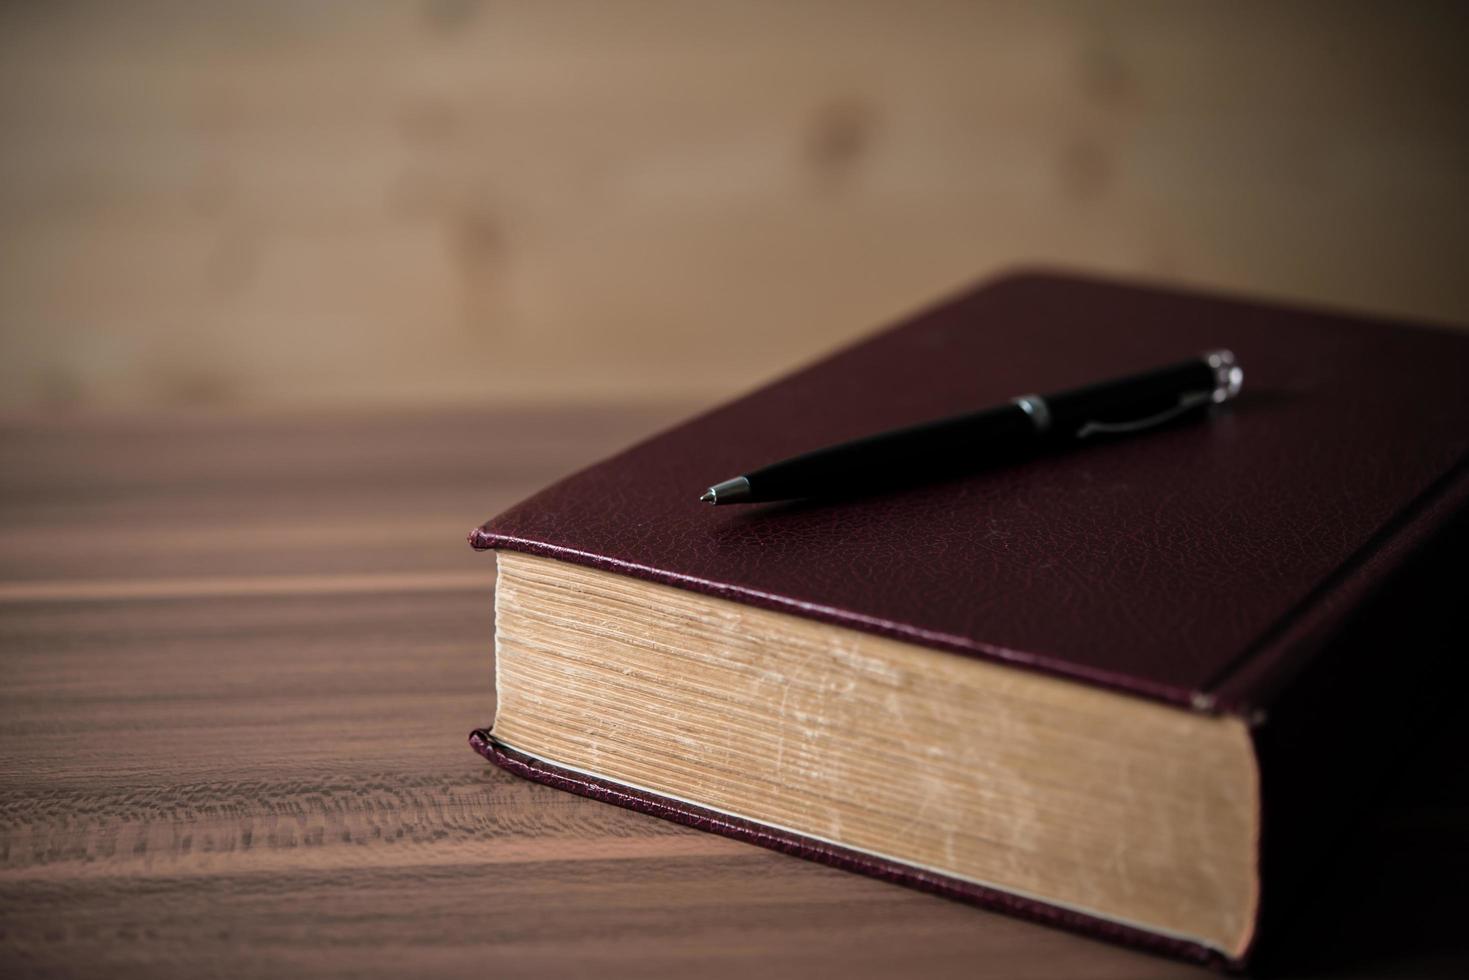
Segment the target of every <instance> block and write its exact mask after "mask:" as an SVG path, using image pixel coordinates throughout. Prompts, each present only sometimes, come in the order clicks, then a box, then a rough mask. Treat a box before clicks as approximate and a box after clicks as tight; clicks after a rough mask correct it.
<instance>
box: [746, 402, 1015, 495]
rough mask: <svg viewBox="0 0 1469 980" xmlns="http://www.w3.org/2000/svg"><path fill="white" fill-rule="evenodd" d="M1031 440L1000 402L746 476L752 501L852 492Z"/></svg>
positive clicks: (938, 473) (975, 461)
mask: <svg viewBox="0 0 1469 980" xmlns="http://www.w3.org/2000/svg"><path fill="white" fill-rule="evenodd" d="M1036 442H1037V439H1036V431H1035V426H1034V424H1033V423H1032V422H1031V420H1030V416H1029V415H1027V414H1026V413H1025V412H1024V410H1022V409H1021V408H1019V407H1018V406H1016V405H1002V406H1000V407H997V408H991V409H986V410H984V411H980V412H972V413H970V414H968V415H960V416H956V417H954V418H951V419H945V420H943V421H940V422H928V423H924V424H922V425H915V426H911V427H908V428H904V429H894V430H892V431H889V432H882V433H879V434H877V435H873V436H867V437H865V438H862V439H854V440H852V441H851V442H845V443H842V444H840V445H836V446H829V447H827V448H824V449H818V450H816V451H814V452H809V453H806V454H805V455H802V456H796V457H794V458H791V459H787V460H783V461H781V462H779V463H774V464H772V465H770V466H766V467H763V468H761V469H758V470H754V471H753V472H750V473H747V474H745V476H746V478H747V479H748V480H749V481H750V489H751V498H750V499H751V500H755V501H758V500H783V499H788V498H792V497H804V496H808V495H812V494H815V493H821V494H823V495H826V494H832V493H837V494H854V493H862V492H865V491H868V490H873V489H880V488H883V487H889V486H894V485H898V484H903V483H907V482H911V481H914V480H918V479H937V478H942V477H944V476H947V475H953V474H957V473H962V472H965V471H966V470H971V469H974V468H975V467H977V466H979V465H981V464H982V463H983V462H984V461H985V460H986V459H987V458H992V457H993V456H994V455H995V454H1006V455H1008V454H1011V453H1014V452H1017V451H1020V450H1022V449H1023V448H1025V447H1027V446H1033V445H1035V444H1036Z"/></svg>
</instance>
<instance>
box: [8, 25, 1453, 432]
mask: <svg viewBox="0 0 1469 980" xmlns="http://www.w3.org/2000/svg"><path fill="white" fill-rule="evenodd" d="M1466 10H1469V7H1466V6H1464V5H1454V4H1425V3H1417V4H1415V3H1402V4H1398V3H1381V4H1376V3H1374V4H1343V3H1321V4H1307V5H1301V4H1282V3H1259V4H1203V3H1185V2H1159V3H1115V4H1100V3H1063V4H1057V3H1045V4H1030V3H1024V4H1008V3H1007V4H993V3H938V2H906V3H897V2H894V3H886V4H882V3H858V2H834V0H833V2H775V3H723V4H716V3H657V4H654V3H632V2H589V3H560V2H541V3H478V2H473V0H425V2H417V3H397V4H393V3H366V2H341V3H305V2H301V3H243V4H242V3H225V2H180V3H162V4H161V3H144V4H139V3H128V4H117V3H93V4H86V3H82V4H77V3H56V2H48V3H32V4H6V5H4V6H3V7H0V349H3V356H0V407H6V408H9V409H12V410H13V409H25V408H27V407H78V408H82V409H93V408H101V409H107V408H111V407H114V406H149V405H158V404H165V405H167V404H185V405H195V404H226V405H231V404H241V403H243V404H265V405H275V404H282V403H301V402H307V403H323V402H324V403H332V404H349V405H362V404H379V403H398V404H401V403H405V402H409V403H429V402H459V401H466V400H503V401H522V400H532V401H553V400H554V401H564V400H567V399H573V400H593V399H602V398H615V399H635V400H636V399H660V398H690V397H691V398H695V399H703V398H710V397H715V396H719V395H723V394H725V393H728V392H731V391H733V390H736V389H738V388H741V387H745V386H748V385H750V384H752V383H754V382H755V381H757V380H759V379H761V378H763V377H765V376H768V375H769V374H771V373H773V372H777V371H780V370H783V369H784V368H786V367H787V366H789V365H791V364H792V363H794V362H798V361H800V360H802V359H805V358H809V357H811V356H813V355H815V354H817V353H819V352H821V351H822V350H824V349H826V348H828V347H830V346H832V345H834V344H836V343H840V342H842V341H845V340H847V339H849V338H852V337H854V336H856V335H858V334H860V333H861V332H863V331H865V330H868V329H870V328H871V327H873V326H875V325H877V324H879V323H880V322H881V321H883V320H884V319H886V318H888V317H890V316H892V315H895V314H898V313H900V312H903V311H905V310H907V309H910V308H912V307H914V306H915V305H918V304H921V303H924V302H926V301H928V300H930V299H932V298H933V297H934V296H936V295H937V294H941V293H943V292H944V291H946V290H951V289H953V288H955V287H956V286H958V285H960V284H962V283H965V282H966V281H969V280H971V279H973V278H974V277H976V276H980V275H984V274H988V273H992V272H994V271H996V270H999V269H1002V268H1005V267H1008V266H1013V265H1016V264H1025V263H1035V262H1044V263H1061V264H1067V265H1075V266H1079V267H1083V268H1090V269H1097V270H1111V271H1116V272H1126V273H1136V274H1141V275H1145V276H1150V277H1154V278H1161V279H1166V280H1173V281H1180V282H1191V283H1203V284H1209V285H1214V286H1220V287H1224V288H1227V289H1230V290H1247V291H1252V292H1259V293H1264V294H1267V295H1272V296H1279V297H1289V298H1296V299H1302V300H1309V301H1324V302H1326V303H1331V304H1336V305H1344V306H1350V307H1355V308H1361V309H1364V310H1369V311H1384V312H1391V313H1402V314H1410V315H1415V316H1423V317H1429V318H1435V319H1447V320H1457V321H1461V322H1462V321H1469V262H1466V260H1469V192H1466V178H1469V108H1466V104H1465V103H1466V94H1469V84H1466V83H1469V68H1466V65H1469V59H1466V58H1465V43H1466V39H1469V31H1466V27H1469V16H1466V14H1465V11H1466Z"/></svg>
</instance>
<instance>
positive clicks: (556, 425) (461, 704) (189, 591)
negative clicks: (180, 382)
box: [0, 406, 1469, 977]
mask: <svg viewBox="0 0 1469 980" xmlns="http://www.w3.org/2000/svg"><path fill="white" fill-rule="evenodd" d="M682 411H683V407H682V406H665V407H663V408H648V409H616V410H606V411H598V412H592V413H588V412H578V411H562V412H557V411H553V410H546V409H542V410H536V411H525V412H510V411H500V412H494V413H486V414H478V415H476V414H466V413H443V414H422V415H418V416H413V417H403V416H373V417H361V416H339V417H317V418H284V417H282V418H273V417H259V416H257V417H216V418H208V419H199V418H195V419H187V420H186V419H180V418H171V417H156V418H141V419H132V420H95V421H86V420H71V421H54V420H39V419H38V420H31V421H12V422H11V423H9V424H7V426H6V427H5V428H4V429H3V431H0V463H3V465H0V501H3V509H0V544H3V554H4V558H3V563H0V587H3V589H5V590H8V592H3V593H0V733H3V737H0V973H3V974H4V975H6V976H25V975H46V976H57V975H91V974H100V975H121V976H134V975H135V976H196V975H200V974H204V973H227V974H231V975H242V976H271V975H274V976H279V975H283V974H284V975H296V974H310V975H321V976H328V975H356V976H389V975H401V974H404V973H414V974H430V973H432V974H439V975H447V976H471V975H473V976H485V975H507V974H508V975H518V974H534V975H538V976H578V975H586V974H590V973H596V974H597V975H599V976H645V975H655V976H656V975H670V974H679V973H690V972H697V973H699V974H700V975H714V976H745V975H752V974H754V975H762V976H766V975H768V976H790V977H797V976H802V977H804V976H810V975H812V974H813V973H825V974H839V975H850V976H881V975H894V974H905V975H910V974H924V975H933V976H973V975H975V974H977V973H978V974H984V975H992V976H997V977H1056V976H1065V977H1104V976H1111V977H1165V976H1179V977H1182V976H1200V975H1207V974H1203V973H1201V972H1200V971H1198V970H1195V969H1194V968H1191V967H1188V966H1184V965H1180V964H1175V963H1172V962H1169V961H1166V960H1162V959H1157V958H1153V957H1149V956H1144V955H1140V954H1134V953H1131V952H1129V951H1125V950H1121V949H1115V948H1112V947H1110V946H1106V945H1103V944H1100V943H1096V942H1093V941H1090V940H1086V939H1082V938H1079V937H1075V936H1072V935H1069V934H1066V933H1063V932H1058V931H1054V930H1051V929H1047V928H1043V927H1040V926H1037V925H1033V924H1030V923H1026V922H1021V921H1018V920H1015V919H1010V918H1006V917H1004V916H999V915H992V914H988V913H985V912H981V911H978V910H975V909H972V908H969V907H966V906H961V905H958V904H954V903H950V902H946V901H943V900H940V899H936V898H932V897H929V896H924V895H920V894H918V893H915V892H912V891H909V890H906V889H903V888H900V887H896V886H891V885H886V884H882V883H879V882H876V881H872V880H868V879H865V878H861V877H858V876H854V875H848V874H844V873H840V872H836V871H831V870H828V869H825V868H822V867H819V866H816V865H813V864H809V863H806V862H802V861H799V860H796V859H793V858H787V857H783V856H780V855H777V854H774V853H771V852H767V851H764V850H761V849H759V848H755V847H749V846H745V845H741V844H737V843H734V842H731V841H728V840H725V839H722V838H719V837H714V836H710V835H705V834H701V833H698V832H695V831H691V830H688V829H685V828H681V827H677V826H675V825H672V824H668V823H664V822H661V821H658V820H656V819H652V818H649V817H644V816H641V815H638V814H634V813H630V812H627V811H623V810H620V809H617V808H614V807H610V806H605V805H602V804H599V803H595V802H591V801H588V800H584V799H581V798H578V797H574V796H570V795H567V794H563V793H559V792H555V791H553V790H549V789H546V788H544V787H539V786H535V785H532V784H529V783H525V782H521V781H519V780H516V779H514V778H512V777H510V776H508V775H506V774H504V773H502V772H501V771H499V770H497V769H494V768H493V767H490V766H487V765H486V764H485V763H484V762H483V761H482V760H480V759H479V758H478V757H477V756H475V755H474V754H473V753H472V752H470V750H469V749H468V748H467V746H466V745H465V743H464V739H465V735H466V734H467V732H468V731H469V730H470V729H471V728H473V727H475V726H476V725H479V724H482V723H484V722H485V721H487V720H488V719H489V717H490V716H491V713H492V710H493V695H492V692H491V687H490V684H491V651H490V630H491V625H492V624H491V615H492V607H491V589H492V584H493V583H492V573H491V571H490V565H489V563H488V562H487V561H484V560H483V558H482V557H481V558H479V559H477V558H476V556H474V555H472V554H471V553H470V552H469V550H468V549H467V548H466V547H465V546H464V544H463V533H464V531H466V530H467V529H468V527H469V526H471V525H473V524H475V523H477V522H478V521H479V520H480V519H482V518H483V517H485V516H488V515H489V513H490V512H492V511H493V510H494V509H495V508H497V507H499V506H501V505H503V504H505V503H506V502H508V501H509V500H510V498H512V497H514V496H516V495H518V494H520V493H522V492H525V491H526V490H528V489H530V488H531V487H532V486H533V485H534V484H536V483H538V482H540V481H542V480H545V479H549V478H552V477H554V476H555V475H556V474H557V473H561V472H565V471H567V470H569V469H571V468H573V467H575V466H577V465H579V464H581V463H583V462H585V461H586V460H588V459H590V458H594V457H595V456H597V455H599V454H601V453H603V452H606V451H608V450H611V449H613V448H615V447H616V446H617V445H619V444H621V443H623V442H625V441H627V440H629V439H631V438H633V437H635V436H637V435H639V434H640V433H643V432H646V431H648V430H650V429H652V428H655V427H657V426H659V425H661V424H663V423H664V422H666V421H669V420H672V419H673V418H676V417H678V416H679V415H680V414H682ZM272 582H273V583H274V585H273V586H272V585H271V584H270V583H272ZM37 583H45V587H44V589H37ZM123 585H126V586H127V587H126V588H122V586H123ZM27 589H31V590H33V591H30V592H27V591H26V590H27ZM1463 744H1464V743H1463V741H1462V740H1461V741H1460V742H1458V743H1453V742H1446V743H1444V748H1443V749H1442V751H1443V752H1444V753H1447V754H1446V755H1431V754H1430V755H1427V756H1425V758H1424V761H1423V762H1422V765H1421V766H1420V767H1419V768H1423V769H1424V771H1426V772H1431V773H1435V774H1436V782H1435V781H1431V782H1433V785H1434V786H1435V789H1434V790H1433V791H1432V794H1430V795H1429V796H1428V797H1426V798H1419V799H1418V802H1416V803H1414V804H1412V805H1404V806H1402V807H1400V808H1398V809H1396V810H1394V811H1393V812H1392V813H1389V814H1386V815H1385V816H1383V817H1382V818H1381V819H1380V820H1378V822H1377V823H1376V824H1375V825H1374V826H1375V828H1376V829H1375V830H1374V831H1373V833H1372V835H1369V837H1370V839H1369V841H1368V844H1371V845H1372V846H1371V847H1367V848H1366V849H1365V850H1364V853H1368V854H1372V853H1376V854H1379V855H1380V857H1379V858H1378V859H1377V860H1376V861H1375V862H1374V863H1371V864H1369V865H1367V867H1368V869H1369V872H1370V873H1368V874H1366V875H1365V876H1364V872H1363V871H1362V870H1361V868H1354V869H1353V872H1352V880H1353V882H1355V885H1354V887H1355V889H1356V894H1357V895H1358V898H1359V901H1358V903H1357V905H1355V906H1353V908H1357V909H1358V911H1356V912H1349V913H1348V914H1347V915H1346V917H1345V918H1343V917H1342V916H1341V915H1339V914H1333V915H1331V916H1324V915H1323V918H1322V921H1323V922H1324V923H1325V924H1324V925H1322V926H1320V927H1318V928H1317V929H1316V931H1314V932H1312V933H1310V934H1309V935H1311V936H1314V937H1325V938H1324V939H1320V940H1319V941H1318V940H1316V939H1311V940H1307V941H1304V942H1303V943H1302V944H1300V945H1299V948H1298V956H1297V958H1296V959H1295V960H1294V961H1293V965H1292V966H1291V972H1293V973H1296V974H1300V975H1313V974H1315V975H1320V974H1322V973H1333V974H1334V973H1340V972H1349V973H1352V972H1354V973H1356V974H1358V975H1373V974H1375V973H1377V972H1379V971H1383V972H1390V971H1398V972H1406V973H1413V974H1415V975H1416V974H1421V973H1424V972H1435V971H1438V972H1443V973H1444V974H1451V973H1453V972H1455V971H1456V970H1457V971H1462V969H1463V967H1464V965H1465V964H1466V963H1469V957H1466V955H1465V950H1464V946H1463V941H1462V940H1461V939H1458V938H1456V935H1457V934H1456V932H1455V929H1456V927H1457V926H1458V924H1459V923H1460V922H1461V921H1462V914H1463V911H1464V900H1463V898H1462V896H1458V897H1456V896H1457V895H1458V889H1457V886H1458V883H1459V882H1460V881H1462V879H1463V877H1464V875H1465V873H1466V872H1469V847H1466V846H1465V843H1464V834H1463V827H1464V824H1465V820H1464V817H1465V814H1466V812H1469V809H1466V805H1465V803H1466V800H1469V793H1464V792H1463V780H1462V777H1460V778H1459V779H1458V781H1457V782H1456V781H1455V778H1454V777H1453V776H1452V773H1453V772H1455V771H1456V768H1455V767H1458V768H1462V767H1461V765H1460V763H1459V761H1458V760H1460V759H1462V755H1458V754H1457V753H1459V752H1460V751H1461V750H1462V746H1463ZM1446 760H1447V761H1446ZM1425 767H1426V768H1425ZM1446 773H1447V774H1449V775H1445V774H1446ZM1456 787H1457V788H1456ZM1373 842H1375V843H1373ZM1373 848H1375V850H1373ZM1425 882H1427V883H1428V884H1427V885H1425ZM1434 882H1437V890H1436V891H1434V890H1430V891H1429V892H1428V893H1427V894H1428V895H1429V896H1430V898H1431V899H1432V902H1431V903H1430V905H1429V907H1427V908H1426V909H1419V910H1417V911H1416V912H1415V913H1414V914H1412V915H1411V916H1408V915H1405V914H1401V913H1400V914H1398V916H1397V917H1396V918H1393V917H1392V916H1391V915H1388V914H1386V913H1385V911H1384V910H1385V909H1387V908H1388V907H1389V905H1390V904H1391V903H1390V902H1389V900H1388V896H1391V895H1392V894H1393V893H1394V891H1395V890H1398V889H1401V888H1402V887H1403V886H1404V885H1408V886H1411V887H1413V888H1416V889H1418V890H1419V891H1420V893H1421V892H1422V890H1423V889H1424V888H1425V887H1428V886H1432V885H1433V883H1434ZM1364 889H1366V891H1365V892H1364ZM1378 894H1380V895H1381V896H1383V898H1381V899H1376V898H1374V896H1375V895H1378ZM1374 902H1375V903H1376V904H1373V903H1374ZM1363 903H1365V905H1364V904H1363ZM1455 903H1457V904H1455ZM1363 909H1365V911H1362V910H1363ZM1354 915H1355V916H1356V918H1353V916H1354ZM1364 915H1365V916H1367V917H1368V919H1369V920H1370V921H1377V922H1387V923H1389V924H1390V925H1391V924H1392V923H1397V925H1396V926H1395V928H1393V929H1388V930H1387V931H1385V932H1384V931H1382V930H1379V931H1378V933H1377V934H1376V935H1375V937H1374V938H1371V939H1369V940H1364V939H1363V938H1362V934H1363V932H1364V931H1363V930H1361V929H1360V923H1361V921H1362V917H1363V916H1364Z"/></svg>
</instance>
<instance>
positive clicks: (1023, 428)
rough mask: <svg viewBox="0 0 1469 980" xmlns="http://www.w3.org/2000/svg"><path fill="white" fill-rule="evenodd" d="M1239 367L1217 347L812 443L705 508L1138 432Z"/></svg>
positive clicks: (723, 491) (725, 488) (870, 482)
mask: <svg viewBox="0 0 1469 980" xmlns="http://www.w3.org/2000/svg"><path fill="white" fill-rule="evenodd" d="M1243 382H1244V372H1243V371H1242V370H1241V369H1240V366H1239V364H1238V363H1236V361H1235V359H1234V355H1233V354H1232V353H1230V352H1229V351H1227V350H1216V351H1209V352H1208V353H1205V354H1202V355H1200V356H1198V357H1195V358H1191V359H1189V360H1187V361H1183V362H1182V363H1179V364H1173V365H1170V366H1169V367H1163V368H1158V369H1156V370H1153V371H1147V372H1144V373H1142V374H1135V375H1131V376H1129V377H1125V378H1117V379H1114V380H1111V381H1102V382H1099V383H1097V384H1093V385H1087V386H1086V387H1084V388H1074V389H1072V390H1070V391H1063V392H1060V393H1058V394H1054V395H1045V396H1041V395H1021V396H1019V397H1017V398H1012V399H1011V400H1010V401H1009V402H1008V403H1006V404H1004V405H1000V406H997V407H995V408H990V409H985V410H983V411H978V412H970V413H968V414H965V415H956V416H953V417H951V418H945V419H938V420H935V421H932V422H923V423H920V424H918V425H914V426H909V427H906V428H902V429H893V430H891V431H888V432H881V433H878V434H877V435H872V436H866V437H864V438H861V439H855V440H853V441H851V442H844V443H842V444H841V445H837V446H828V447H826V448H825V449H817V450H815V451H814V452H809V453H806V454H804V455H801V456H795V457H793V458H791V459H787V460H782V461H781V462H778V463H772V464H770V465H769V466H763V467H761V468H760V469H758V470H751V471H750V472H749V473H746V474H744V475H742V476H737V477H734V478H732V479H729V480H724V481H722V482H720V483H716V484H714V486H712V487H710V488H709V489H708V490H706V491H705V492H704V495H703V496H702V497H700V498H699V499H700V500H703V501H704V502H706V503H710V504H756V503H762V502H766V501H772V500H793V499H797V498H806V497H830V496H845V495H850V494H852V493H854V492H860V491H863V490H866V489H870V488H876V487H892V486H900V485H904V484H909V483H918V482H922V481H924V480H928V479H934V478H937V477H942V476H949V475H953V474H956V473H960V472H963V471H965V470H967V469H973V468H976V467H977V466H979V465H980V464H982V463H985V462H990V461H992V460H993V459H994V458H995V457H996V456H1000V455H1004V454H1005V453H1007V452H1009V453H1014V452H1020V451H1024V450H1026V449H1030V448H1042V447H1047V446H1058V445H1064V444H1066V443H1068V442H1081V441H1085V440H1088V439H1091V438H1093V437H1095V436H1107V435H1123V434H1126V433H1131V432H1141V431H1142V430H1144V429H1150V428H1153V427H1154V426H1157V425H1162V424H1164V423H1166V422H1169V421H1172V420H1173V419H1175V418H1178V417H1179V416H1181V415H1184V414H1185V413H1188V412H1190V411H1192V410H1194V409H1199V408H1203V407H1204V406H1207V405H1216V404H1220V403H1223V402H1226V401H1228V400H1229V399H1231V398H1233V397H1234V396H1235V395H1237V394H1239V390H1240V385H1241V384H1243Z"/></svg>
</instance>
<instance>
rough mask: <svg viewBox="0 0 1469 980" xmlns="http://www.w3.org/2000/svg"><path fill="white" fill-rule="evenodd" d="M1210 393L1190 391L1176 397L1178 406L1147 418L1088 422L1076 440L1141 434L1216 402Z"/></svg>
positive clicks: (1077, 433) (1077, 431)
mask: <svg viewBox="0 0 1469 980" xmlns="http://www.w3.org/2000/svg"><path fill="white" fill-rule="evenodd" d="M1216 400H1217V399H1215V397H1214V392H1212V391H1191V392H1189V393H1187V394H1184V395H1180V396H1179V397H1178V404H1177V405H1174V406H1172V407H1170V408H1165V409H1164V410H1163V411H1161V412H1159V413H1157V414H1156V415H1149V416H1148V417H1147V418H1142V419H1134V420H1133V421H1131V422H1088V423H1086V424H1085V425H1083V426H1082V427H1081V428H1080V429H1077V430H1076V438H1078V439H1085V438H1086V437H1087V436H1110V435H1123V434H1125V433H1128V432H1141V431H1142V430H1143V429H1151V428H1152V427H1153V426H1155V425H1162V424H1163V423H1164V422H1169V421H1172V420H1173V419H1176V418H1178V417H1179V416H1180V415H1182V414H1183V413H1184V412H1187V411H1191V410H1192V409H1195V408H1199V407H1200V406H1202V405H1208V404H1209V403H1210V402H1213V401H1216Z"/></svg>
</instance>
